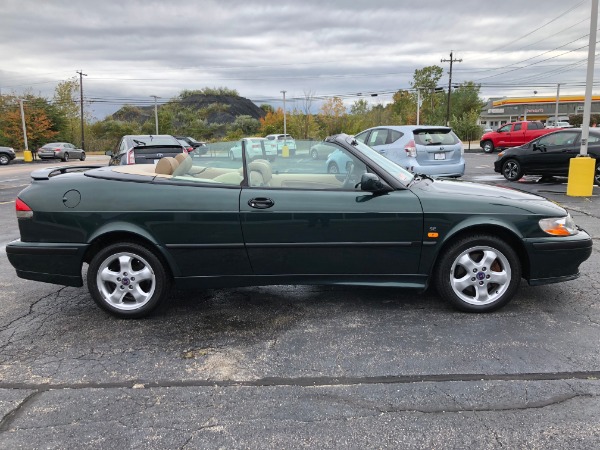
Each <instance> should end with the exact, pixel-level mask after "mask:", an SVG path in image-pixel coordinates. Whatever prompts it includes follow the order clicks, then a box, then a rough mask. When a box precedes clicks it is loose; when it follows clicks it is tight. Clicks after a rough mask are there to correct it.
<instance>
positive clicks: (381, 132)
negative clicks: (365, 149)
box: [365, 128, 388, 147]
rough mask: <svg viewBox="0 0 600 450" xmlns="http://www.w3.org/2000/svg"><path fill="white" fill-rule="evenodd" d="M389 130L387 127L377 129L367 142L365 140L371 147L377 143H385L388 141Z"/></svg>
mask: <svg viewBox="0 0 600 450" xmlns="http://www.w3.org/2000/svg"><path fill="white" fill-rule="evenodd" d="M387 136H388V130H387V129H385V128H381V129H377V130H373V131H371V135H370V136H369V139H368V140H367V142H365V143H366V144H367V145H368V146H369V147H373V146H375V145H385V144H386V141H387Z"/></svg>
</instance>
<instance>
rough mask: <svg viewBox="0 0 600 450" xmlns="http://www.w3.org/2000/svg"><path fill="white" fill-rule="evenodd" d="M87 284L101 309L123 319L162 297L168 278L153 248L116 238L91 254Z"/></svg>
mask: <svg viewBox="0 0 600 450" xmlns="http://www.w3.org/2000/svg"><path fill="white" fill-rule="evenodd" d="M87 284H88V289H89V291H90V294H91V295H92V298H93V299H94V301H95V302H96V303H97V304H98V306H100V307H101V308H102V309H104V310H106V311H108V312H109V313H111V314H112V315H114V316H117V317H120V318H123V319H137V318H140V317H144V316H147V315H148V314H150V313H151V312H152V311H153V310H154V309H155V308H156V307H157V306H158V305H160V304H161V303H162V302H163V301H164V299H165V298H166V296H167V294H168V291H169V286H170V278H169V276H168V275H167V271H166V269H165V267H164V265H163V263H162V262H161V260H160V259H159V258H158V257H157V256H156V255H155V254H154V253H153V252H151V251H150V250H148V249H147V248H146V247H144V246H142V245H139V244H135V243H125V242H120V243H116V244H112V245H109V246H108V247H106V248H104V249H102V250H100V251H99V252H98V253H97V254H96V255H95V256H94V257H93V259H92V261H91V262H90V265H89V268H88V274H87Z"/></svg>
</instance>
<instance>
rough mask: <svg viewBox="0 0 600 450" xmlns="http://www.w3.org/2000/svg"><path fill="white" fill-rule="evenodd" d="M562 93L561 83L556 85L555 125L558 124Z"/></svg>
mask: <svg viewBox="0 0 600 450" xmlns="http://www.w3.org/2000/svg"><path fill="white" fill-rule="evenodd" d="M559 95H560V83H558V84H557V85H556V110H555V111H554V126H555V127H556V126H557V124H558V96H559Z"/></svg>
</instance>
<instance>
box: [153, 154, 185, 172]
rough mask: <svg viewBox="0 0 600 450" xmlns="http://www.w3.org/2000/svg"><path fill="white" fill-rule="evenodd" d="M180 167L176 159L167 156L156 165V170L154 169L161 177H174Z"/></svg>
mask: <svg viewBox="0 0 600 450" xmlns="http://www.w3.org/2000/svg"><path fill="white" fill-rule="evenodd" d="M178 166H179V163H178V162H177V160H176V159H175V158H172V157H170V156H165V157H164V158H161V159H160V160H159V161H158V162H157V163H156V169H154V172H155V173H157V174H159V175H173V172H174V171H175V169H177V167H178Z"/></svg>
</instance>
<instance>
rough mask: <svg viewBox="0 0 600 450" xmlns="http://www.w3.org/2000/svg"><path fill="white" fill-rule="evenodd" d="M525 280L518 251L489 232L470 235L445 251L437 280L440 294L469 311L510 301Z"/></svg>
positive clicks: (496, 306)
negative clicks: (522, 279)
mask: <svg viewBox="0 0 600 450" xmlns="http://www.w3.org/2000/svg"><path fill="white" fill-rule="evenodd" d="M520 281H521V265H520V262H519V257H518V256H517V254H516V252H515V251H514V250H513V249H512V247H511V246H509V245H508V244H507V243H506V242H505V241H503V240H502V239H499V238H497V237H495V236H490V235H487V234H481V235H475V236H468V237H465V238H463V239H460V240H458V241H457V242H455V243H453V244H452V245H450V247H448V249H447V250H446V251H445V252H444V253H443V254H442V255H441V257H440V260H439V264H438V265H437V271H436V273H435V283H436V287H437V290H438V292H439V294H440V295H441V296H442V298H444V299H445V300H447V301H448V302H450V303H451V304H452V305H453V306H454V307H455V308H457V309H460V310H461V311H466V312H489V311H493V310H495V309H498V308H500V307H502V306H504V305H506V304H507V303H508V302H509V301H510V300H511V298H512V297H513V296H514V295H515V293H516V291H517V289H518V287H519V283H520Z"/></svg>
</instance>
